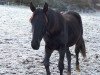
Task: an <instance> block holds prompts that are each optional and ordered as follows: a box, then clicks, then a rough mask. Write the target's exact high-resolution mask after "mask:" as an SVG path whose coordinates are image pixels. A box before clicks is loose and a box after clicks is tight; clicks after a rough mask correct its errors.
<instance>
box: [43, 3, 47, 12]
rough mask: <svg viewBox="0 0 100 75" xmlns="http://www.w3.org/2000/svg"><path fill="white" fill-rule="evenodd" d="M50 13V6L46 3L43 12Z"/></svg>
mask: <svg viewBox="0 0 100 75" xmlns="http://www.w3.org/2000/svg"><path fill="white" fill-rule="evenodd" d="M47 11H48V4H47V3H46V2H45V4H44V7H43V12H45V13H46V12H47Z"/></svg>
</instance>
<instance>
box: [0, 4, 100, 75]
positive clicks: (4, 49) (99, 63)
mask: <svg viewBox="0 0 100 75" xmlns="http://www.w3.org/2000/svg"><path fill="white" fill-rule="evenodd" d="M31 15H32V12H31V11H30V9H29V8H28V7H25V6H20V7H18V6H6V5H5V6H2V5H0V75H46V72H45V68H44V66H43V63H42V61H43V58H44V42H43V41H42V42H41V47H40V49H39V50H37V51H35V50H33V49H32V48H31V46H30V42H31V36H32V35H31V24H30V23H29V18H30V16H31ZM81 16H82V20H83V27H84V39H85V43H86V49H87V58H86V59H85V60H83V57H82V56H81V55H80V57H79V58H80V68H81V73H80V75H100V12H99V11H97V12H95V13H81ZM70 50H71V53H73V54H75V53H74V47H72V48H70ZM58 56H59V55H58V52H57V51H54V53H53V54H52V56H51V60H50V62H51V64H50V69H51V73H52V74H51V75H59V71H58V67H57V65H58ZM64 64H65V69H64V75H66V74H67V61H66V59H65V62H64ZM71 66H72V69H71V70H72V75H77V72H76V70H75V56H72V64H71Z"/></svg>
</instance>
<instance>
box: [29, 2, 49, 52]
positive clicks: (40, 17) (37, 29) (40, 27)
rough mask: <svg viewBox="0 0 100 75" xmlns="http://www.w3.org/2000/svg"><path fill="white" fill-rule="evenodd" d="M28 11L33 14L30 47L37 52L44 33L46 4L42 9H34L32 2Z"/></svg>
mask: <svg viewBox="0 0 100 75" xmlns="http://www.w3.org/2000/svg"><path fill="white" fill-rule="evenodd" d="M30 9H31V11H32V12H33V16H32V17H31V24H32V36H33V38H32V41H31V46H32V48H33V49H35V50H37V49H39V47H40V42H41V40H42V38H43V36H44V34H45V33H46V25H47V16H46V12H47V11H48V4H47V3H45V5H44V7H43V9H40V8H37V9H36V8H35V7H34V5H33V4H32V2H31V3H30Z"/></svg>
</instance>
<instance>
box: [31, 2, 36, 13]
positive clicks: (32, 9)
mask: <svg viewBox="0 0 100 75" xmlns="http://www.w3.org/2000/svg"><path fill="white" fill-rule="evenodd" d="M30 9H31V11H32V12H34V11H35V10H36V8H35V7H34V5H33V3H32V2H31V3H30Z"/></svg>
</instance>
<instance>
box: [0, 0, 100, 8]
mask: <svg viewBox="0 0 100 75" xmlns="http://www.w3.org/2000/svg"><path fill="white" fill-rule="evenodd" d="M30 1H32V2H33V4H34V5H35V6H43V5H44V3H45V2H47V3H49V6H50V7H52V8H56V9H58V10H79V9H80V10H81V9H99V10H100V0H0V4H18V5H23V4H24V5H29V3H30Z"/></svg>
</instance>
